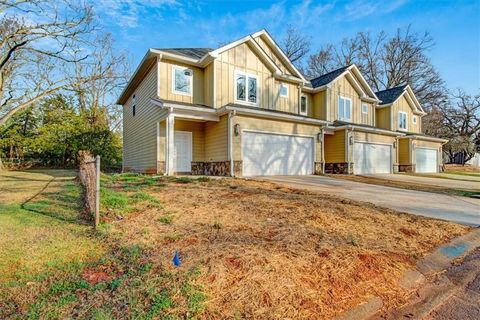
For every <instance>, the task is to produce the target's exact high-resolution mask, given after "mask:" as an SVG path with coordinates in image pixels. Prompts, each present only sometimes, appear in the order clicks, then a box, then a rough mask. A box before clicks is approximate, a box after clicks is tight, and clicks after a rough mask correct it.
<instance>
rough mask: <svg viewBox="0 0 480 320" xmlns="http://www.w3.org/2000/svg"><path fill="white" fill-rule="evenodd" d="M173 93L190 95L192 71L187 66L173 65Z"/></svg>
mask: <svg viewBox="0 0 480 320" xmlns="http://www.w3.org/2000/svg"><path fill="white" fill-rule="evenodd" d="M172 73H173V93H177V94H183V95H188V96H191V95H192V78H193V72H192V70H190V69H188V68H183V67H178V66H173V67H172Z"/></svg>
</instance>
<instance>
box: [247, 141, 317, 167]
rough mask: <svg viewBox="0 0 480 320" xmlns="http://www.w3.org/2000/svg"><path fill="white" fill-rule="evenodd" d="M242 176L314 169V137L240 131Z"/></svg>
mask: <svg viewBox="0 0 480 320" xmlns="http://www.w3.org/2000/svg"><path fill="white" fill-rule="evenodd" d="M242 157H243V175H244V176H272V175H305V174H312V173H313V138H308V137H299V136H287V135H280V134H267V133H260V132H243V133H242Z"/></svg>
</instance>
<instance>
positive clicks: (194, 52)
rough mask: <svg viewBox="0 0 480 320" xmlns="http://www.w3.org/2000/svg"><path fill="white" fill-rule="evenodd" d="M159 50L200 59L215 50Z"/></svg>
mask: <svg viewBox="0 0 480 320" xmlns="http://www.w3.org/2000/svg"><path fill="white" fill-rule="evenodd" d="M157 50H161V51H165V52H169V53H173V54H178V55H181V56H185V57H188V58H192V59H200V58H201V57H203V56H204V55H206V54H207V53H209V52H211V51H213V49H211V48H158V49H157Z"/></svg>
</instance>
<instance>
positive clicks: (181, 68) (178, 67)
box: [172, 66, 193, 97]
mask: <svg viewBox="0 0 480 320" xmlns="http://www.w3.org/2000/svg"><path fill="white" fill-rule="evenodd" d="M176 70H179V71H185V70H190V71H191V72H192V76H191V77H190V92H188V93H187V92H183V91H177V90H175V71H176ZM172 92H173V93H174V94H180V95H182V96H189V97H191V96H192V92H193V70H192V69H190V68H187V67H181V66H172Z"/></svg>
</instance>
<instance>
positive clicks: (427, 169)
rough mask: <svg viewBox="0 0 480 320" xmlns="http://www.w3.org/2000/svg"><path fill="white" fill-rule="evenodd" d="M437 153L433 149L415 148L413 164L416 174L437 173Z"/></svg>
mask: <svg viewBox="0 0 480 320" xmlns="http://www.w3.org/2000/svg"><path fill="white" fill-rule="evenodd" d="M437 157H438V153H437V150H435V149H428V148H416V149H415V162H416V172H418V173H435V172H437V171H438V165H437V163H438V159H437Z"/></svg>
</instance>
